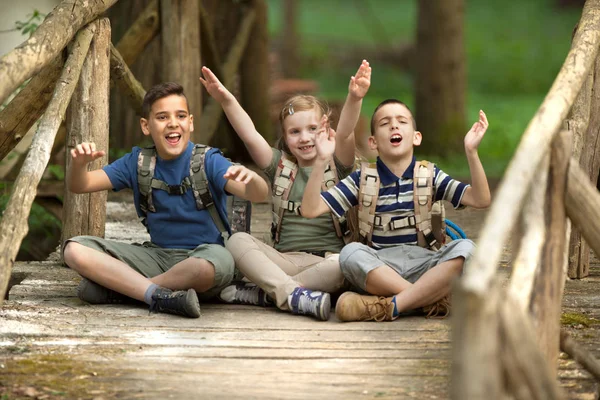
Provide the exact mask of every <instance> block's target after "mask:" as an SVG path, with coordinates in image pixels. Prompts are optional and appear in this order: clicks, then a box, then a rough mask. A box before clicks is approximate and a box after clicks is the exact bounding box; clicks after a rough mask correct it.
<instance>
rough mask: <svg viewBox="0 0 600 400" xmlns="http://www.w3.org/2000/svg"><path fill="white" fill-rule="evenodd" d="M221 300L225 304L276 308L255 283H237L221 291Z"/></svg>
mask: <svg viewBox="0 0 600 400" xmlns="http://www.w3.org/2000/svg"><path fill="white" fill-rule="evenodd" d="M219 298H220V299H221V300H223V301H224V302H225V303H233V304H250V305H253V306H261V307H269V306H274V305H275V304H274V303H273V301H272V300H271V299H270V298H269V296H267V293H266V292H265V291H264V290H262V289H261V288H260V287H258V286H257V285H256V284H254V283H250V282H237V283H235V284H234V285H229V286H227V287H226V288H225V289H223V290H221V293H220V294H219Z"/></svg>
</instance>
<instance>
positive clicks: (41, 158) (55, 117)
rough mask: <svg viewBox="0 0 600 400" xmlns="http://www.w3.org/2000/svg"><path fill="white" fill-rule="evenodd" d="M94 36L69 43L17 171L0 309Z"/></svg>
mask: <svg viewBox="0 0 600 400" xmlns="http://www.w3.org/2000/svg"><path fill="white" fill-rule="evenodd" d="M93 35H94V31H93V28H91V27H87V28H85V29H82V30H81V31H80V32H79V33H78V34H77V37H76V39H75V41H74V43H73V47H72V50H71V54H70V55H69V58H68V59H67V62H66V63H65V67H64V68H63V72H62V74H61V76H60V78H59V81H58V84H57V85H56V88H55V89H54V94H53V96H52V100H51V102H50V104H49V105H48V108H47V109H46V112H45V113H44V116H43V117H42V118H41V120H40V124H39V126H38V129H37V132H36V134H35V137H34V138H33V142H32V143H31V147H30V151H29V154H28V156H27V160H26V161H25V165H24V166H23V168H22V169H21V173H20V174H19V176H18V178H17V181H16V182H15V186H14V188H13V191H12V193H11V196H10V199H9V201H8V204H7V206H6V209H5V210H4V214H3V215H2V221H1V222H0V306H1V305H2V302H3V299H4V296H5V294H6V289H7V286H8V281H9V278H10V273H11V269H12V266H13V264H14V262H15V257H16V256H17V253H18V251H19V247H20V246H21V242H22V241H23V238H24V237H25V235H26V234H27V231H28V225H27V218H28V217H29V212H30V211H31V204H32V203H33V199H34V198H35V193H36V190H35V188H36V187H37V185H38V183H39V181H40V179H41V177H42V174H43V173H44V170H45V169H46V165H48V159H49V158H50V152H51V150H52V141H53V140H54V136H55V135H56V132H57V131H58V128H59V127H60V123H61V121H62V119H63V117H64V115H65V111H66V109H67V105H68V103H69V100H70V98H71V95H72V94H73V91H74V90H75V85H76V84H77V80H78V79H79V73H80V72H81V67H82V65H83V61H84V59H85V55H86V53H87V51H88V48H89V47H90V42H91V41H92V37H93Z"/></svg>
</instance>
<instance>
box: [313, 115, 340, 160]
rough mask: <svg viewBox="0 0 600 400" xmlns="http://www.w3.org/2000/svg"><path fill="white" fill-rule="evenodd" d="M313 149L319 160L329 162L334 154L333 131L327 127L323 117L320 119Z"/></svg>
mask: <svg viewBox="0 0 600 400" xmlns="http://www.w3.org/2000/svg"><path fill="white" fill-rule="evenodd" d="M315 149H316V151H317V158H319V159H320V160H329V159H330V158H331V157H332V156H333V153H335V131H334V130H333V129H331V127H330V126H329V121H328V120H327V116H325V115H324V116H323V118H321V124H320V128H319V131H318V132H317V136H316V137H315Z"/></svg>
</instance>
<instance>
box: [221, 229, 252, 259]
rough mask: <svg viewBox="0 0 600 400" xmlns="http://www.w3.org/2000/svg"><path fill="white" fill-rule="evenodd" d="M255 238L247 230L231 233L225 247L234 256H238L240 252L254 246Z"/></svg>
mask: <svg viewBox="0 0 600 400" xmlns="http://www.w3.org/2000/svg"><path fill="white" fill-rule="evenodd" d="M253 243H254V238H253V237H252V236H251V235H249V234H247V233H246V232H237V233H234V234H233V235H231V237H230V238H229V239H228V240H227V243H226V244H225V248H226V249H227V250H228V251H229V252H230V253H231V254H232V255H233V257H234V258H236V259H237V258H238V256H239V254H240V253H241V252H242V251H243V250H244V249H247V248H248V247H249V246H252V244H253Z"/></svg>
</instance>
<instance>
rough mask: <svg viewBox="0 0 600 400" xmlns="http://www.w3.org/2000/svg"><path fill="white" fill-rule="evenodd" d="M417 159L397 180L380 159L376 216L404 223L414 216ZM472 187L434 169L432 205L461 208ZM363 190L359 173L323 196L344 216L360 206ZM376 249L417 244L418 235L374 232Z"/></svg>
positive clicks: (406, 230)
mask: <svg viewBox="0 0 600 400" xmlns="http://www.w3.org/2000/svg"><path fill="white" fill-rule="evenodd" d="M415 162H416V159H415V157H413V159H412V162H411V163H410V165H409V166H408V168H407V169H406V171H404V173H403V174H402V176H401V177H400V178H398V177H397V176H396V175H394V173H393V172H392V171H390V169H389V168H388V167H387V166H386V165H385V164H384V163H383V161H381V160H380V159H379V157H378V158H377V172H378V173H379V178H380V184H379V196H378V197H377V205H376V207H375V215H381V214H387V215H390V216H391V217H392V220H402V219H406V218H409V217H412V216H414V215H415V205H414V198H413V172H414V169H415ZM468 186H469V185H467V184H464V183H462V182H459V181H457V180H455V179H452V178H451V177H450V176H449V175H448V174H446V173H445V172H443V171H442V170H441V169H439V168H438V167H437V166H436V167H435V169H434V179H433V193H434V198H433V201H434V202H435V201H438V200H447V201H449V202H450V203H452V205H453V206H454V208H460V207H461V204H460V201H461V199H462V196H463V195H464V193H465V190H466V188H467V187H468ZM359 187H360V170H357V171H354V172H353V173H352V174H350V175H349V176H348V177H346V178H344V179H343V180H341V181H340V182H339V183H338V184H337V185H335V186H334V187H332V188H331V189H329V190H328V191H326V192H322V193H321V198H322V199H323V200H324V201H325V203H327V205H328V206H329V208H330V209H331V210H332V211H333V213H335V214H336V215H337V216H340V215H342V214H344V213H345V212H346V211H347V210H348V209H350V208H351V207H353V206H356V205H358V189H359ZM372 243H373V247H374V248H376V249H381V248H384V247H391V246H395V245H398V244H414V245H416V244H417V231H416V229H415V228H414V227H406V228H401V229H396V230H392V231H387V232H385V231H383V229H377V227H375V228H374V229H373V237H372Z"/></svg>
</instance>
